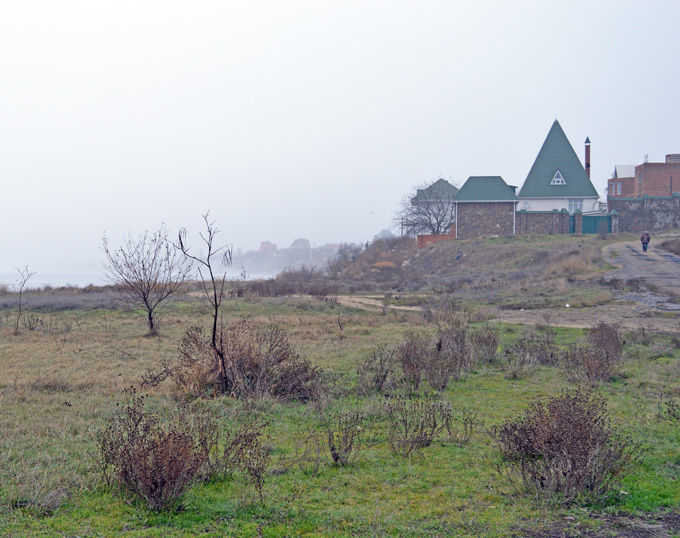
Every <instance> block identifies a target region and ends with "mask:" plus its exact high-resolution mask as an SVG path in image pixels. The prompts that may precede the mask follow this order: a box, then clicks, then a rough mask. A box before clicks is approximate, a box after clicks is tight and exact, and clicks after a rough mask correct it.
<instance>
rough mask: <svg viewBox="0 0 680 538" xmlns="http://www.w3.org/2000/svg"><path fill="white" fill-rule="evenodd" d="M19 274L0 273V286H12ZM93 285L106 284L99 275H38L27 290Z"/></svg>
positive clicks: (102, 276)
mask: <svg viewBox="0 0 680 538" xmlns="http://www.w3.org/2000/svg"><path fill="white" fill-rule="evenodd" d="M18 278H19V273H0V284H5V285H6V286H10V287H11V286H13V285H14V283H15V282H16V281H17V280H18ZM90 284H94V285H95V286H103V285H105V284H108V282H107V281H106V280H104V275H102V274H101V273H40V272H37V273H36V274H34V275H33V276H32V277H31V278H30V280H29V281H28V283H27V284H26V285H27V286H28V287H29V288H42V287H43V286H52V287H55V288H56V287H59V286H67V285H68V286H76V287H78V288H84V287H85V286H89V285H90Z"/></svg>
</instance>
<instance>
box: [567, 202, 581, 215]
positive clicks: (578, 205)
mask: <svg viewBox="0 0 680 538" xmlns="http://www.w3.org/2000/svg"><path fill="white" fill-rule="evenodd" d="M577 209H580V210H581V211H583V200H582V199H581V200H576V199H574V200H569V213H570V214H571V215H573V214H574V213H576V210H577Z"/></svg>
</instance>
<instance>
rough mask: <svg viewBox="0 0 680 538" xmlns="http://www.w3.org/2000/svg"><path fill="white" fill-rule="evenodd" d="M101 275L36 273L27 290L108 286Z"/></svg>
mask: <svg viewBox="0 0 680 538" xmlns="http://www.w3.org/2000/svg"><path fill="white" fill-rule="evenodd" d="M18 278H19V273H0V285H2V284H4V285H6V286H8V287H12V286H13V285H14V284H15V283H16V281H17V279H18ZM227 278H228V279H231V280H241V278H240V276H239V275H237V274H229V275H227ZM267 278H271V275H250V274H249V275H247V280H257V279H267ZM109 283H110V282H108V281H107V280H106V279H105V278H104V275H103V274H102V273H36V274H35V275H33V276H32V277H31V279H30V280H29V281H28V284H27V286H28V287H29V288H42V287H43V286H52V287H53V288H57V287H60V286H76V287H78V288H84V287H85V286H89V285H90V284H93V285H95V286H104V285H106V284H109Z"/></svg>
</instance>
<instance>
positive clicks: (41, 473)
mask: <svg viewBox="0 0 680 538" xmlns="http://www.w3.org/2000/svg"><path fill="white" fill-rule="evenodd" d="M8 482H9V481H6V482H5V483H4V484H3V486H4V488H3V489H5V495H4V498H3V499H2V501H1V504H4V505H6V506H8V507H9V508H11V509H13V510H17V509H25V510H29V511H30V512H32V513H34V514H37V515H41V516H49V515H52V514H53V513H54V512H56V511H57V510H58V509H59V508H60V507H61V506H62V505H63V504H64V503H65V502H66V501H67V499H68V498H69V497H70V495H71V491H72V489H73V487H74V484H73V483H72V482H71V481H70V480H64V478H63V477H62V476H60V473H57V472H55V470H54V469H53V468H50V469H46V468H45V466H44V465H26V466H24V465H22V466H21V468H20V469H17V470H15V471H14V472H13V473H12V479H11V483H8ZM0 510H1V508H0Z"/></svg>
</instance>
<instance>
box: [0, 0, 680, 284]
mask: <svg viewBox="0 0 680 538" xmlns="http://www.w3.org/2000/svg"><path fill="white" fill-rule="evenodd" d="M678 20H680V2H677V0H648V1H645V2H641V1H629V0H616V1H603V0H570V1H568V2H567V1H555V2H545V1H543V0H535V1H531V0H514V1H513V2H507V1H505V0H498V1H490V0H478V1H475V2H462V1H457V0H432V1H429V0H418V1H416V0H413V1H400V0H389V1H378V0H361V1H355V0H338V1H335V0H285V1H283V0H268V1H265V0H243V1H241V0H239V1H235V0H222V1H219V2H218V1H210V0H201V1H191V2H189V1H182V0H175V1H173V0H162V1H151V0H134V1H128V0H117V1H115V2H114V1H98V0H96V1H93V0H84V1H74V0H61V1H59V2H54V1H53V0H47V1H37V0H22V1H5V2H1V3H0V73H1V75H0V197H1V198H0V200H1V206H0V207H1V210H0V225H1V226H2V232H3V233H2V235H1V236H0V273H12V272H15V271H14V268H15V267H24V266H26V265H28V266H29V268H30V270H31V271H36V272H37V273H53V272H69V271H98V270H101V267H102V262H103V253H102V250H101V245H102V235H103V234H106V236H107V237H108V238H109V241H110V243H111V244H112V245H116V244H119V243H120V242H122V240H123V237H124V236H125V235H126V234H127V233H132V234H134V235H138V234H140V233H142V232H143V231H144V230H155V229H158V228H159V227H160V225H161V224H165V225H166V226H167V228H169V229H170V230H171V231H172V233H173V234H174V233H176V231H177V230H178V229H179V228H186V229H187V238H188V241H189V243H190V244H195V245H196V246H195V249H196V250H198V249H200V245H199V242H198V241H199V235H198V234H199V232H200V231H201V230H202V228H203V221H202V215H204V214H205V213H206V212H207V211H210V218H211V220H214V222H215V225H216V227H217V228H218V229H219V230H220V232H221V233H220V234H219V235H218V241H219V242H222V243H228V244H232V245H233V247H234V248H235V249H242V250H244V251H246V250H252V249H257V248H258V247H259V245H260V242H261V241H265V240H267V241H271V242H273V243H275V244H277V245H278V246H279V248H283V247H288V246H290V244H291V243H292V242H293V241H294V240H295V239H296V238H300V237H304V238H307V239H309V240H310V242H311V244H312V246H320V245H323V244H325V243H339V242H366V241H369V240H371V239H372V238H373V236H374V235H375V234H377V233H378V232H379V231H380V230H382V229H384V228H389V227H391V225H392V220H393V217H394V214H395V212H396V211H397V210H398V207H399V202H400V201H401V200H402V199H403V197H404V196H405V195H407V194H408V193H409V192H410V191H411V190H412V189H413V188H414V186H416V185H422V184H424V183H427V182H431V181H434V180H436V179H437V178H439V177H443V178H445V179H447V180H449V181H452V182H454V183H457V184H459V185H460V184H462V183H463V182H464V181H465V180H466V179H467V178H468V177H469V176H474V175H500V176H502V177H503V178H504V179H505V181H506V182H507V183H508V184H510V185H517V186H518V187H519V186H521V185H522V183H523V181H524V179H525V178H526V175H527V173H528V172H529V169H530V167H531V165H532V163H533V161H534V159H535V157H536V155H537V153H538V151H539V149H540V147H541V145H542V143H543V141H544V139H545V137H546V135H547V134H548V131H549V129H550V127H551V125H552V123H553V121H554V120H555V119H558V120H559V122H560V124H561V125H562V128H563V129H564V131H565V133H566V135H567V137H568V138H569V140H570V141H571V143H572V146H573V147H574V149H575V151H576V153H577V155H578V156H579V157H580V158H581V160H582V161H583V155H584V149H583V143H584V140H585V138H586V137H589V138H590V140H591V142H592V146H591V154H592V155H591V170H592V175H591V178H592V181H593V183H594V185H595V187H596V188H597V190H598V192H599V193H600V194H601V195H603V194H604V189H605V187H606V181H607V179H608V178H609V177H610V176H611V174H612V172H613V170H614V166H615V165H618V164H640V163H642V162H643V160H644V156H645V155H648V159H649V161H650V162H662V161H663V160H664V158H665V155H666V154H667V153H680V137H679V136H678V126H679V125H680V106H679V98H678V96H679V93H678V91H679V90H680V69H678V51H680V32H678V22H677V21H678Z"/></svg>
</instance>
